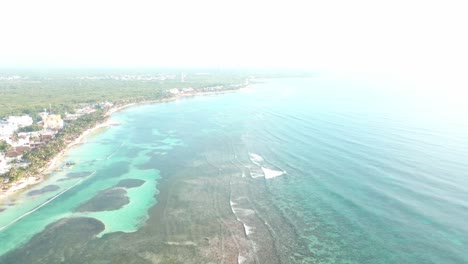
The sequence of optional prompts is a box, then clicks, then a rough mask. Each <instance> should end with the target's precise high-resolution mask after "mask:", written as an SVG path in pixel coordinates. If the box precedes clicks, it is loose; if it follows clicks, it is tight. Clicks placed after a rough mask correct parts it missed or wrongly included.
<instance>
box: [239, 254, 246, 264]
mask: <svg viewBox="0 0 468 264" xmlns="http://www.w3.org/2000/svg"><path fill="white" fill-rule="evenodd" d="M246 260H247V258H246V257H244V256H241V255H238V256H237V264H242V263H244V262H245V261H246Z"/></svg>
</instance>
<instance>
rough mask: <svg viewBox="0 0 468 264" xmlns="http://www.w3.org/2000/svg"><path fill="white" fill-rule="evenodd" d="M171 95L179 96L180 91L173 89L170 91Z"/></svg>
mask: <svg viewBox="0 0 468 264" xmlns="http://www.w3.org/2000/svg"><path fill="white" fill-rule="evenodd" d="M169 93H171V94H179V89H177V88H172V89H170V90H169Z"/></svg>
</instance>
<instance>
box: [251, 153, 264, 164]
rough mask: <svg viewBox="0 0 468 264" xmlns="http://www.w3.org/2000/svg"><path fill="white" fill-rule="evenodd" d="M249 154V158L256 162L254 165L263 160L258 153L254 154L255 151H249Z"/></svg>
mask: <svg viewBox="0 0 468 264" xmlns="http://www.w3.org/2000/svg"><path fill="white" fill-rule="evenodd" d="M249 156H250V160H251V161H252V162H253V163H254V164H256V165H260V162H262V161H263V158H262V156H260V155H258V154H255V153H249Z"/></svg>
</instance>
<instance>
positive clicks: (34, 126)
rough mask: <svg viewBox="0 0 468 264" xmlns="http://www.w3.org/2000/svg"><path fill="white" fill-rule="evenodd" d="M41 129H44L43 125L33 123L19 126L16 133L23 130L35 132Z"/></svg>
mask: <svg viewBox="0 0 468 264" xmlns="http://www.w3.org/2000/svg"><path fill="white" fill-rule="evenodd" d="M41 130H42V126H40V125H37V124H32V125H30V126H26V127H21V128H18V130H16V134H18V133H22V132H34V131H41Z"/></svg>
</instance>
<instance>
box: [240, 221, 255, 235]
mask: <svg viewBox="0 0 468 264" xmlns="http://www.w3.org/2000/svg"><path fill="white" fill-rule="evenodd" d="M243 225H244V230H245V234H246V235H248V236H250V235H251V234H252V233H253V230H254V227H252V226H248V225H246V224H245V223H243Z"/></svg>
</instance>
